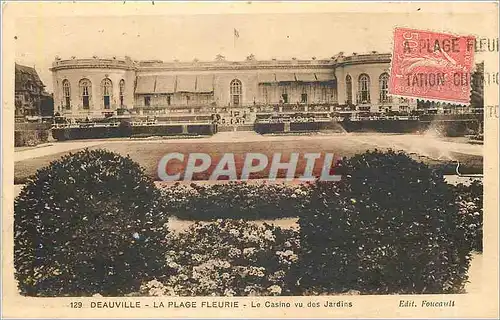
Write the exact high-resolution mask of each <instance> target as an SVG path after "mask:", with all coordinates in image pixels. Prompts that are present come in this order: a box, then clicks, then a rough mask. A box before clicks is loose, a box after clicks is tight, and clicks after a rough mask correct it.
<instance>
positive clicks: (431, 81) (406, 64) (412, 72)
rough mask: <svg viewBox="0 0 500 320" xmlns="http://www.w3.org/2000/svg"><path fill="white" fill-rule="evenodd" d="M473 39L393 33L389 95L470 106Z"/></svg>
mask: <svg viewBox="0 0 500 320" xmlns="http://www.w3.org/2000/svg"><path fill="white" fill-rule="evenodd" d="M474 45H475V38H474V36H456V35H451V34H445V33H437V32H432V31H422V30H414V29H407V28H396V29H395V30H394V49H393V53H392V60H391V76H390V81H389V88H388V89H389V94H392V95H396V96H402V97H410V98H417V99H424V100H432V101H443V102H448V103H456V104H469V100H470V81H471V71H472V69H473V65H474Z"/></svg>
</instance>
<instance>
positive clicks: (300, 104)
mask: <svg viewBox="0 0 500 320" xmlns="http://www.w3.org/2000/svg"><path fill="white" fill-rule="evenodd" d="M389 65H390V54H381V53H377V52H372V53H369V54H356V53H353V54H352V55H348V56H345V55H344V54H343V53H339V54H337V55H336V56H334V57H332V58H331V59H327V60H319V59H316V58H312V59H311V60H298V59H291V60H275V59H272V60H265V61H263V60H257V59H256V58H255V57H254V56H253V55H250V56H248V57H247V58H246V60H245V61H227V60H226V59H225V58H224V57H223V56H221V55H218V56H217V57H216V58H215V60H214V61H198V60H194V61H192V62H180V61H173V62H163V61H160V60H151V61H149V60H148V61H136V60H132V59H131V58H129V57H125V58H124V59H119V58H111V59H102V58H99V57H93V58H91V59H77V58H75V57H73V58H71V59H69V60H61V59H60V58H56V60H55V61H54V62H53V65H52V68H51V71H52V74H53V88H54V109H55V112H58V113H59V114H60V115H62V116H65V117H67V118H74V119H84V118H102V117H107V116H111V115H115V116H116V115H120V114H133V115H155V116H162V115H163V116H168V115H181V114H191V115H198V114H210V113H213V112H222V113H224V112H231V110H248V111H250V112H252V111H253V112H258V111H259V110H260V111H262V110H264V109H266V108H271V109H272V110H274V111H277V112H285V111H293V112H295V111H299V112H314V111H331V112H333V111H336V110H351V111H354V112H356V111H357V112H371V113H388V112H391V111H392V112H400V113H408V112H410V111H411V110H413V109H415V108H416V101H412V100H409V99H403V98H392V97H390V96H389V95H388V82H389Z"/></svg>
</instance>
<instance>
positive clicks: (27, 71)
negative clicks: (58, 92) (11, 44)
mask: <svg viewBox="0 0 500 320" xmlns="http://www.w3.org/2000/svg"><path fill="white" fill-rule="evenodd" d="M15 81H16V88H15V90H16V91H19V90H25V87H24V85H25V84H26V83H28V82H31V83H32V84H33V85H35V86H38V87H41V88H43V87H45V85H44V84H43V82H42V80H40V77H39V76H38V73H37V72H36V70H35V68H32V67H28V66H23V65H20V64H17V63H16V74H15Z"/></svg>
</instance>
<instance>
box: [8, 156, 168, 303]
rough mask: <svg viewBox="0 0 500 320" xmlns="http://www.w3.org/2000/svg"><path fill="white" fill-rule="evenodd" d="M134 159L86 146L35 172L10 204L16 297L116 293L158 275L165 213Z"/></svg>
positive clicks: (153, 188) (163, 241)
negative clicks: (17, 286)
mask: <svg viewBox="0 0 500 320" xmlns="http://www.w3.org/2000/svg"><path fill="white" fill-rule="evenodd" d="M160 197H161V196H160V193H159V191H158V190H157V189H156V187H155V185H154V184H153V182H152V181H151V180H150V179H149V178H147V177H146V176H145V175H144V173H143V171H142V169H141V168H140V167H139V165H138V164H136V163H134V162H133V161H132V160H131V159H130V158H128V157H127V158H125V157H122V156H120V155H117V154H114V153H112V152H108V151H104V150H90V151H89V150H84V151H81V152H78V153H76V154H70V155H67V156H64V157H62V158H61V159H60V160H57V161H54V162H52V163H51V164H50V165H49V166H47V167H45V168H43V169H41V170H39V171H38V172H37V173H36V174H35V175H34V177H32V180H30V181H29V182H28V183H27V184H26V186H25V188H24V189H23V190H22V192H21V193H20V195H19V197H18V198H17V199H16V201H15V212H14V219H15V222H14V231H15V238H14V242H15V254H14V263H15V269H16V278H17V280H18V282H19V288H20V291H21V293H22V294H24V295H29V296H35V295H36V296H64V295H67V296H86V295H92V294H95V293H99V294H102V295H122V294H124V293H128V292H131V291H135V290H138V288H139V286H140V284H141V282H142V281H144V280H146V279H152V278H154V277H157V276H158V275H162V274H163V270H162V269H163V265H164V258H163V257H164V254H165V250H166V249H165V247H166V245H165V237H166V234H167V227H166V222H167V219H166V215H163V212H164V209H163V204H162V201H161V198H160Z"/></svg>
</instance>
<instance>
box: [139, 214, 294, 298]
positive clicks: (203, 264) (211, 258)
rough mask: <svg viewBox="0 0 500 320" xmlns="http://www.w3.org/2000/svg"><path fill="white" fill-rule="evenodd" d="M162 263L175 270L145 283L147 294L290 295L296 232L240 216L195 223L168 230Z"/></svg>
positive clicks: (145, 293)
mask: <svg viewBox="0 0 500 320" xmlns="http://www.w3.org/2000/svg"><path fill="white" fill-rule="evenodd" d="M169 237H170V238H171V239H170V241H169V243H170V244H171V245H170V248H171V250H170V251H169V252H168V253H167V255H166V264H167V265H168V267H170V268H171V269H172V270H173V271H174V274H173V275H172V276H171V277H168V278H165V280H164V281H158V280H153V281H150V282H146V283H144V285H143V286H142V287H141V293H142V294H143V295H149V296H250V295H252V296H254V295H259V296H270V295H289V294H290V290H289V288H288V287H287V283H288V282H290V281H289V280H288V279H287V277H288V271H289V269H290V267H291V266H292V265H294V264H295V263H296V262H297V259H298V256H297V251H298V248H299V242H298V241H299V237H298V232H297V231H296V230H293V229H281V228H278V227H274V226H272V225H268V224H263V225H261V226H259V225H256V224H252V223H249V222H245V221H243V220H229V219H228V220H217V221H215V222H210V223H204V222H198V223H196V224H194V225H193V226H191V227H190V228H189V229H187V230H186V231H184V232H181V233H180V234H171V235H169Z"/></svg>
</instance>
